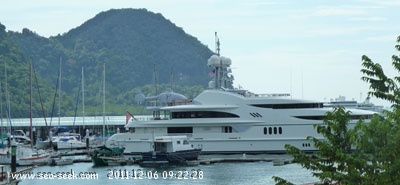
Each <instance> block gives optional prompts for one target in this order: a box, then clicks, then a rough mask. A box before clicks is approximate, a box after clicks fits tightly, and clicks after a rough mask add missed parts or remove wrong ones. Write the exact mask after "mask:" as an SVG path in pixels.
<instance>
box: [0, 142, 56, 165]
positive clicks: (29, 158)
mask: <svg viewBox="0 0 400 185" xmlns="http://www.w3.org/2000/svg"><path fill="white" fill-rule="evenodd" d="M16 150H17V152H16V159H17V165H18V166H31V165H37V164H47V163H48V162H49V160H50V157H51V155H50V153H49V152H47V151H44V150H36V149H34V148H32V147H30V146H24V145H17V148H16ZM0 164H11V148H10V147H7V148H4V149H2V152H1V153H0Z"/></svg>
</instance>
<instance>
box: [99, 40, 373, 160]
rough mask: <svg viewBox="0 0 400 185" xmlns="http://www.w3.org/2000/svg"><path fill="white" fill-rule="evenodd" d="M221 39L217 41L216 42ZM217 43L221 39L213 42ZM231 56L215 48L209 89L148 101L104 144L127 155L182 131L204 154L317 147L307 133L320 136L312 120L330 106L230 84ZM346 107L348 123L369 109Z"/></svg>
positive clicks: (351, 124)
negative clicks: (142, 112)
mask: <svg viewBox="0 0 400 185" xmlns="http://www.w3.org/2000/svg"><path fill="white" fill-rule="evenodd" d="M217 43H219V41H217ZM217 46H219V44H217ZM231 63H232V62H231V60H230V59H229V58H227V57H224V56H220V54H219V47H218V49H217V52H216V54H215V55H212V56H211V57H210V59H209V60H208V62H207V65H208V66H210V67H211V70H212V72H211V74H212V75H214V76H213V79H212V80H211V81H210V83H209V87H208V89H206V90H204V91H203V92H201V93H200V94H199V95H198V96H197V97H195V98H194V99H187V100H184V101H183V100H180V101H174V100H170V101H168V102H167V103H166V104H162V102H160V101H158V102H155V103H154V104H153V106H148V107H147V110H149V111H150V112H151V113H150V114H149V118H147V119H143V120H142V119H138V118H135V117H132V118H130V119H129V123H128V124H127V125H126V126H125V127H126V130H128V131H127V132H120V133H117V134H114V135H113V136H111V137H110V138H109V139H108V140H107V141H106V146H107V147H124V148H125V151H124V152H125V154H127V155H128V154H141V153H143V152H148V151H151V150H152V149H153V148H152V145H153V138H154V137H158V136H168V135H169V136H173V135H186V136H187V137H188V139H189V141H190V143H192V144H193V145H194V146H195V147H196V148H201V149H202V151H201V153H202V154H243V153H246V154H258V153H267V154H284V153H286V149H285V145H286V144H290V145H292V146H294V147H297V148H299V149H301V150H303V151H305V152H313V151H316V150H317V148H316V147H315V146H314V145H313V142H312V141H310V140H307V139H306V138H307V137H308V136H313V137H316V138H318V139H323V136H322V135H321V134H319V133H318V132H317V131H316V129H315V128H314V125H323V120H324V119H325V118H326V113H327V112H329V111H333V110H334V109H333V108H332V107H324V106H323V102H319V101H313V100H304V99H294V98H292V97H290V94H288V93H271V94H256V93H253V92H250V91H248V90H245V89H243V88H234V87H233V85H232V84H233V75H232V74H231V69H230V65H231ZM346 110H349V111H350V115H351V120H350V121H349V128H352V127H354V126H355V124H356V123H357V122H358V121H359V119H360V118H364V121H365V122H368V121H369V120H370V119H371V118H372V116H373V115H374V114H375V112H373V111H368V110H360V109H346Z"/></svg>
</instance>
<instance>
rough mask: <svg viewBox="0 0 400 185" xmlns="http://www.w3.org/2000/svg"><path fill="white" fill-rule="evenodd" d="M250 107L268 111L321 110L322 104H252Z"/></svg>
mask: <svg viewBox="0 0 400 185" xmlns="http://www.w3.org/2000/svg"><path fill="white" fill-rule="evenodd" d="M252 106H255V107H261V108H270V109H307V108H322V107H323V103H289V104H253V105H252Z"/></svg>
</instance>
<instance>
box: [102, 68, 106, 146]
mask: <svg viewBox="0 0 400 185" xmlns="http://www.w3.org/2000/svg"><path fill="white" fill-rule="evenodd" d="M105 136H106V64H105V63H104V64H103V138H105Z"/></svg>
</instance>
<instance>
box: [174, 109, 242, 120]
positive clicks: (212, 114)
mask: <svg viewBox="0 0 400 185" xmlns="http://www.w3.org/2000/svg"><path fill="white" fill-rule="evenodd" d="M238 117H239V116H238V115H236V114H232V113H229V112H219V111H189V112H172V118H175V119H178V118H238Z"/></svg>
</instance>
